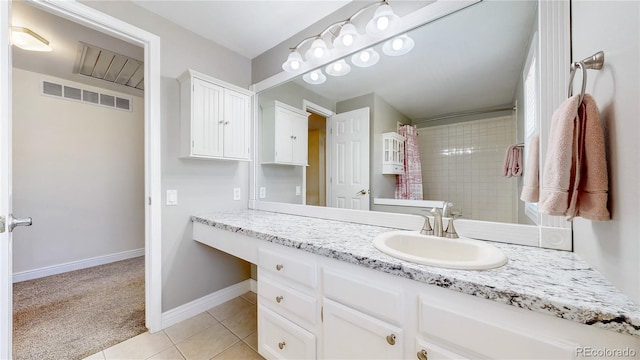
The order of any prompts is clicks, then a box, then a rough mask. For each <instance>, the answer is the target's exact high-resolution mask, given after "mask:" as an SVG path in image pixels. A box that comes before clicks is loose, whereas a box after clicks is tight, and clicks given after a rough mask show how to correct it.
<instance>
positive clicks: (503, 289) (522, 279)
mask: <svg viewBox="0 0 640 360" xmlns="http://www.w3.org/2000/svg"><path fill="white" fill-rule="evenodd" d="M192 220H193V221H196V222H199V223H202V224H206V225H210V226H213V227H216V228H219V229H223V230H228V231H233V232H236V233H239V234H243V235H247V236H250V237H254V238H257V239H260V240H265V241H269V242H272V243H276V244H280V245H283V246H287V247H291V248H295V249H300V250H303V251H307V252H310V253H313V254H317V255H321V256H326V257H330V258H333V259H337V260H341V261H346V262H348V263H352V264H356V265H360V266H365V267H368V268H371V269H375V270H378V271H383V272H386V273H389V274H392V275H397V276H401V277H405V278H408V279H412V280H416V281H420V282H424V283H427V284H432V285H436V286H439V287H443V288H447V289H451V290H454V291H459V292H462V293H465V294H469V295H473V296H478V297H481V298H485V299H490V300H494V301H497V302H501V303H505V304H508V305H512V306H517V307H519V308H523V309H529V310H533V311H537V312H541V313H545V314H550V315H553V316H556V317H559V318H563V319H568V320H572V321H576V322H579V323H582V324H587V325H592V326H596V327H598V328H602V329H606V330H611V331H615V332H619V333H623V334H630V335H633V336H637V337H640V308H639V307H638V306H636V305H635V304H633V303H632V302H631V301H630V300H629V299H628V298H627V297H626V296H625V295H624V294H622V293H621V292H620V291H619V290H618V289H616V288H615V287H614V286H613V285H611V284H610V283H609V282H608V281H607V280H606V279H605V278H604V277H603V276H602V275H601V274H600V273H599V272H598V271H596V270H595V269H593V268H592V267H591V266H589V265H588V264H587V263H586V262H584V261H583V260H582V259H581V258H580V257H579V256H578V255H576V254H575V253H572V252H565V251H557V250H548V249H540V248H534V247H529V246H521V245H512V244H503V243H495V242H494V243H492V244H493V245H495V246H496V247H497V248H499V249H500V250H502V251H503V252H504V253H505V254H506V255H507V256H508V257H509V262H508V263H507V264H506V265H505V266H503V267H500V268H497V269H492V270H484V271H470V270H450V269H442V268H437V267H432V266H427V265H421V264H415V263H411V262H407V261H404V260H400V259H396V258H394V257H391V256H388V255H386V254H384V253H382V252H380V251H378V250H377V249H375V248H374V247H373V245H372V240H373V238H374V237H375V236H376V235H378V234H381V233H384V232H388V231H393V230H397V229H392V228H387V227H380V226H370V225H362V224H355V223H348V222H341V221H333V220H325V219H318V218H312V217H303V216H297V215H287V214H280V213H274V212H267V211H259V210H232V211H224V212H215V213H209V214H203V215H200V216H193V217H192Z"/></svg>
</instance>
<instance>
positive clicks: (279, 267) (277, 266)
mask: <svg viewBox="0 0 640 360" xmlns="http://www.w3.org/2000/svg"><path fill="white" fill-rule="evenodd" d="M283 267H284V266H282V264H278V265H276V270H278V271H280V270H282V268H283Z"/></svg>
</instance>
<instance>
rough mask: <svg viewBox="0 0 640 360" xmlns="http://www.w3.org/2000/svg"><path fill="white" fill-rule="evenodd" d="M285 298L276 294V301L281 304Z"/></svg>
mask: <svg viewBox="0 0 640 360" xmlns="http://www.w3.org/2000/svg"><path fill="white" fill-rule="evenodd" d="M283 299H284V297H282V296H276V302H277V303H278V304H279V303H280V302H281V301H282V300H283Z"/></svg>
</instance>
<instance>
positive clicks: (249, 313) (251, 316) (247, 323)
mask: <svg viewBox="0 0 640 360" xmlns="http://www.w3.org/2000/svg"><path fill="white" fill-rule="evenodd" d="M222 325H224V326H226V327H227V328H228V329H229V330H231V331H232V332H233V333H234V334H236V336H238V337H239V338H241V339H244V338H245V337H247V336H249V334H251V333H252V332H254V331H256V330H257V329H258V311H257V309H256V307H255V305H254V306H252V307H250V308H248V309H245V310H242V311H241V312H238V313H237V314H235V315H234V316H232V317H229V318H227V319H226V320H224V321H222Z"/></svg>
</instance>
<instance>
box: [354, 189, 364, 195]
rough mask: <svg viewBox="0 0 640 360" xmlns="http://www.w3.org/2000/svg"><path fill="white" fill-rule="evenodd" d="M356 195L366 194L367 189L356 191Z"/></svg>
mask: <svg viewBox="0 0 640 360" xmlns="http://www.w3.org/2000/svg"><path fill="white" fill-rule="evenodd" d="M356 195H367V190H365V189H362V190H360V191H358V192H357V193H356Z"/></svg>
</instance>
